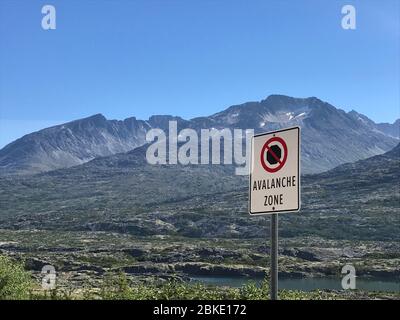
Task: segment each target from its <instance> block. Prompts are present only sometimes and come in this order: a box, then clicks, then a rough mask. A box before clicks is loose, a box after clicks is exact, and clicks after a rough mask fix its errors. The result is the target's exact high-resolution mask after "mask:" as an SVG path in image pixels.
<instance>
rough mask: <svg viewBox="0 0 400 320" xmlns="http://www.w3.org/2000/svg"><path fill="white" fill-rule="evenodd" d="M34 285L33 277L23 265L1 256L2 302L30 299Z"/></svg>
mask: <svg viewBox="0 0 400 320" xmlns="http://www.w3.org/2000/svg"><path fill="white" fill-rule="evenodd" d="M32 284H33V282H32V278H31V275H30V273H28V272H27V271H25V270H24V267H23V265H22V263H18V262H14V261H12V260H11V259H10V258H8V257H5V256H0V300H22V299H28V298H29V297H30V292H31V290H32V288H33V287H32Z"/></svg>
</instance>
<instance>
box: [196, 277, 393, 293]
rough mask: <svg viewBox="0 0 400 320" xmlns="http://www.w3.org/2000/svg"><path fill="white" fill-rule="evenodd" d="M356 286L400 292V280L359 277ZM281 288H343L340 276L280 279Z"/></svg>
mask: <svg viewBox="0 0 400 320" xmlns="http://www.w3.org/2000/svg"><path fill="white" fill-rule="evenodd" d="M191 279H192V280H193V281H199V282H202V283H205V284H212V285H217V286H229V287H241V286H242V285H244V284H246V283H248V282H250V281H255V282H256V283H257V284H258V285H259V284H260V283H261V281H262V279H261V278H258V279H257V278H254V279H250V278H245V277H206V276H198V277H191ZM356 288H357V289H360V290H365V291H387V292H400V282H399V280H397V281H394V280H386V279H385V280H383V279H382V280H381V279H366V278H357V279H356ZM279 289H290V290H302V291H312V290H316V289H331V290H342V286H341V279H340V278H302V279H293V278H289V279H279Z"/></svg>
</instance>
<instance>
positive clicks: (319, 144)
mask: <svg viewBox="0 0 400 320" xmlns="http://www.w3.org/2000/svg"><path fill="white" fill-rule="evenodd" d="M170 120H175V121H177V123H178V129H179V130H180V129H183V128H192V129H195V130H197V131H199V130H200V129H206V128H216V129H222V128H230V129H234V128H239V129H254V130H255V132H256V133H260V132H266V131H271V130H275V129H279V128H283V127H290V126H295V125H298V126H300V127H301V128H302V149H301V151H302V155H301V159H302V172H303V173H318V172H323V171H326V170H329V169H332V168H334V167H336V166H338V165H340V164H342V163H347V162H354V161H357V160H360V159H364V158H368V157H371V156H374V155H377V154H381V153H384V152H386V151H388V150H390V149H392V148H393V147H394V146H395V145H396V144H397V143H398V141H399V136H400V133H399V132H400V120H396V121H395V122H394V123H393V124H389V123H375V122H374V121H372V120H371V119H369V118H368V117H366V116H365V115H362V114H359V113H357V112H356V111H351V112H348V113H346V112H345V111H343V110H341V109H338V108H335V107H334V106H332V105H330V104H329V103H327V102H323V101H321V100H319V99H317V98H315V97H311V98H305V99H303V98H292V97H288V96H282V95H271V96H269V97H267V98H266V99H265V100H262V101H260V102H247V103H244V104H240V105H234V106H231V107H229V108H227V109H226V110H224V111H222V112H219V113H216V114H213V115H211V116H208V117H198V118H193V119H190V120H185V119H182V118H180V117H173V116H169V115H155V116H152V117H150V118H149V119H148V120H138V119H136V118H135V117H131V118H127V119H125V120H123V121H119V120H107V119H106V118H105V117H104V116H103V115H101V114H96V115H93V116H91V117H88V118H84V119H80V120H75V121H72V122H68V123H65V124H62V125H58V126H54V127H50V128H46V129H43V130H40V131H38V132H34V133H31V134H27V135H25V136H23V137H22V138H20V139H17V140H15V141H14V142H12V143H10V144H8V145H6V146H5V147H4V148H3V149H1V150H0V174H1V175H10V174H11V175H14V174H35V173H40V172H46V171H51V170H56V169H61V168H69V167H73V166H77V165H81V164H84V163H86V162H89V161H91V160H93V159H96V158H99V157H108V156H113V155H116V154H120V153H126V152H129V151H132V150H134V149H136V148H138V147H140V146H143V145H145V144H146V140H145V137H146V132H147V131H148V130H149V129H151V128H160V129H163V130H165V131H166V132H167V131H168V121H170Z"/></svg>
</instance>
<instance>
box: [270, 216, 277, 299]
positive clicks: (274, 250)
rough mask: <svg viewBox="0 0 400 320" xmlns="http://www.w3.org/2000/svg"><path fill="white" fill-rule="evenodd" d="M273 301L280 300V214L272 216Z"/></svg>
mask: <svg viewBox="0 0 400 320" xmlns="http://www.w3.org/2000/svg"><path fill="white" fill-rule="evenodd" d="M270 277H271V300H278V214H277V213H274V214H272V215H271V275H270Z"/></svg>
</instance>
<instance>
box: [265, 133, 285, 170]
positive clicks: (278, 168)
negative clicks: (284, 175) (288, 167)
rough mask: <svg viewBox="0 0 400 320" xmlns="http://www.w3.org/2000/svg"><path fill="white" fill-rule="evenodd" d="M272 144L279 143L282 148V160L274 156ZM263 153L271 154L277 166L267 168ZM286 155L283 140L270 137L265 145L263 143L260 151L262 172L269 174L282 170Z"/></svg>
mask: <svg viewBox="0 0 400 320" xmlns="http://www.w3.org/2000/svg"><path fill="white" fill-rule="evenodd" d="M272 142H279V143H280V144H281V145H282V148H283V158H282V159H281V158H280V157H278V156H277V155H276V154H275V152H274V151H273V150H272V149H271V143H272ZM265 151H268V152H269V153H270V154H271V156H272V157H273V158H274V159H275V160H276V162H277V163H279V165H278V166H276V167H275V168H273V167H269V166H268V164H267V163H265ZM287 154H288V150H287V146H286V142H285V140H283V139H282V138H279V137H272V138H271V139H269V140H268V141H267V142H266V143H264V145H263V147H262V149H261V165H262V166H263V168H264V170H265V171H267V172H270V173H274V172H277V171H279V170H280V169H282V168H283V166H284V165H285V163H286V159H287Z"/></svg>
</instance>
